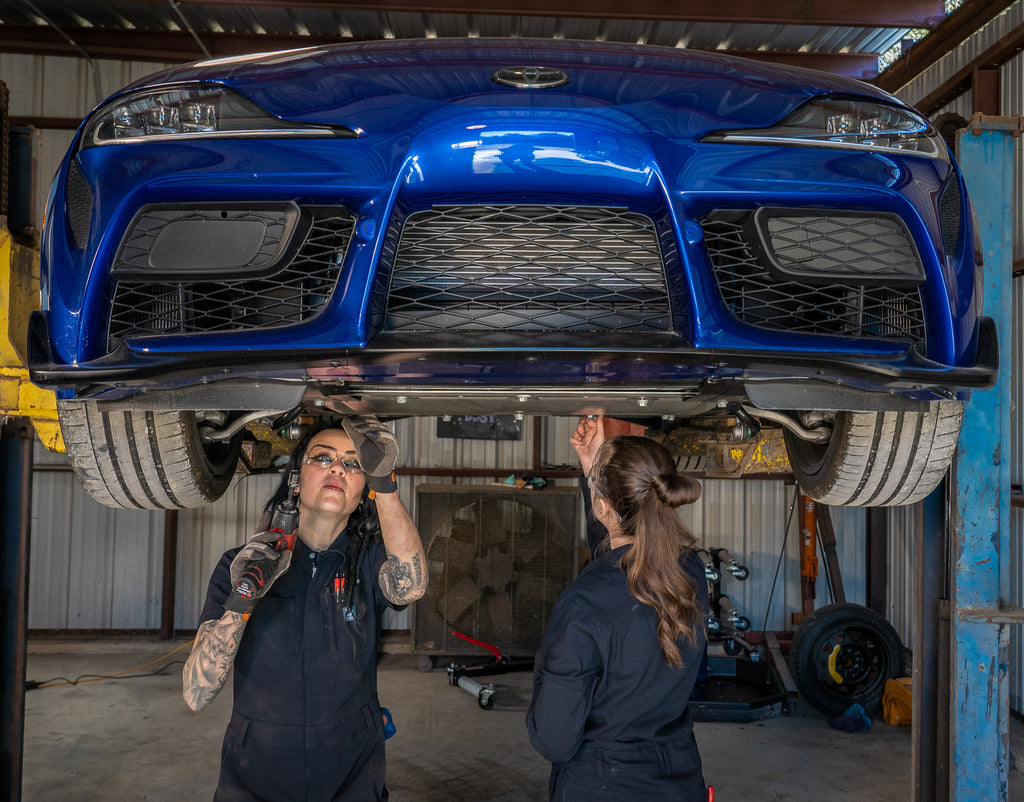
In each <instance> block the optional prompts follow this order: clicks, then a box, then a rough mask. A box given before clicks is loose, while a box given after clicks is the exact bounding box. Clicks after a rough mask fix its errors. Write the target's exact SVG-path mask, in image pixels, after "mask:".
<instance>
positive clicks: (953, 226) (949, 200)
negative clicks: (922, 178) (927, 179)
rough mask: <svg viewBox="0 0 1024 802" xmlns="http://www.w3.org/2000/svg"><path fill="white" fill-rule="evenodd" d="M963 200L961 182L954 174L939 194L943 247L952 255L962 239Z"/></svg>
mask: <svg viewBox="0 0 1024 802" xmlns="http://www.w3.org/2000/svg"><path fill="white" fill-rule="evenodd" d="M962 206H963V201H962V200H961V198H960V182H959V181H957V180H956V176H953V177H952V178H950V179H949V181H948V182H947V183H946V186H945V187H943V189H942V194H941V195H939V223H940V225H941V226H942V249H943V250H944V251H945V252H946V253H947V254H948V255H952V254H954V253H955V252H956V243H957V240H959V239H960V209H961V207H962Z"/></svg>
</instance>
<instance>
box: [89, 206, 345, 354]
mask: <svg viewBox="0 0 1024 802" xmlns="http://www.w3.org/2000/svg"><path fill="white" fill-rule="evenodd" d="M306 211H307V212H309V213H311V214H312V222H311V225H310V228H309V231H308V233H307V235H306V237H305V239H304V241H303V242H302V244H301V245H300V246H299V248H298V251H297V253H296V254H295V256H294V258H292V259H291V260H290V261H289V262H288V263H287V264H286V265H284V266H283V267H282V268H281V269H280V270H279V271H277V272H276V273H274V274H273V275H270V276H262V277H256V278H240V277H238V276H232V277H230V278H217V279H211V280H208V281H201V280H196V279H195V278H187V279H186V278H180V279H179V278H176V279H175V280H166V277H164V280H160V281H155V280H152V279H144V280H130V279H126V278H123V279H121V280H119V281H118V282H117V286H116V289H115V292H114V300H113V303H112V305H111V313H110V328H109V345H110V348H111V349H113V348H114V347H115V346H116V341H117V340H118V339H123V338H126V337H138V336H145V335H154V334H194V333H207V334H208V333H212V332H227V331H245V330H251V329H263V328H270V327H273V326H286V325H291V324H294V323H298V322H301V321H303V320H308V319H310V318H312V317H313V316H314V315H316V314H317V313H318V312H320V310H321V309H323V307H324V306H325V305H326V303H327V301H328V299H329V298H330V296H331V293H332V292H333V291H334V287H335V285H336V284H337V282H338V276H339V274H340V272H341V266H342V262H343V261H344V259H345V253H346V250H347V248H348V245H349V240H350V238H351V235H352V229H353V225H354V221H353V218H352V216H351V215H350V214H349V213H348V212H346V211H344V210H342V209H338V208H334V207H330V208H328V207H312V208H307V209H306Z"/></svg>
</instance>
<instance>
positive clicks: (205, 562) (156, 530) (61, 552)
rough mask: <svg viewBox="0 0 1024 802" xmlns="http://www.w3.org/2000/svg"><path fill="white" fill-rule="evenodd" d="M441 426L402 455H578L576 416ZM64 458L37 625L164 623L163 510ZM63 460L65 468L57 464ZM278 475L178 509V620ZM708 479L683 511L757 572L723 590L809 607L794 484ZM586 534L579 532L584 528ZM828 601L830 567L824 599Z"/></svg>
mask: <svg viewBox="0 0 1024 802" xmlns="http://www.w3.org/2000/svg"><path fill="white" fill-rule="evenodd" d="M435 425H436V423H435V420H434V419H432V418H424V419H413V418H409V419H405V420H402V421H398V422H397V423H396V424H395V428H396V432H397V435H398V438H399V443H400V445H401V447H402V456H401V462H402V464H428V465H433V466H437V467H490V466H492V465H495V464H498V465H500V466H502V469H503V470H504V469H507V470H508V471H509V473H512V472H513V471H515V470H525V469H528V468H529V467H530V459H531V458H532V439H531V437H532V428H533V426H535V425H539V426H541V428H542V431H543V432H544V444H545V449H544V451H545V454H546V455H547V456H546V458H545V462H546V463H548V461H550V462H549V463H548V464H553V465H559V466H563V467H564V466H571V465H576V464H578V463H577V461H576V457H575V454H574V452H573V451H572V448H571V446H570V445H569V443H568V438H569V434H570V433H571V431H572V428H573V427H574V426H575V419H571V418H542V419H531V418H527V419H526V420H525V421H524V440H523V441H520V442H513V441H502V442H497V443H495V442H487V441H480V442H477V443H475V444H470V443H467V442H464V441H460V443H458V444H456V443H453V442H451V441H450V440H448V439H447V438H437V437H436V436H434V431H435V429H434V426H435ZM524 443H528V444H530V447H529V448H526V447H525V446H524ZM427 455H429V456H427ZM449 460H450V461H449ZM460 460H464V461H467V462H470V463H471V464H466V463H465V462H460ZM66 464H67V462H66V458H65V457H63V456H61V455H54V454H50V453H49V452H46V451H45V450H43V449H42V448H41V447H38V448H37V471H36V474H35V498H34V515H35V519H34V531H33V542H32V566H31V570H32V578H31V585H30V603H29V614H30V624H29V625H30V626H31V627H32V628H33V629H39V628H42V629H77V628H97V629H106V628H144V629H156V628H158V627H159V626H160V592H161V587H162V584H161V577H162V573H161V571H162V559H163V526H164V514H163V513H162V512H141V511H124V510H112V509H108V508H106V507H103V506H101V505H99V504H97V503H96V502H94V501H93V500H92V499H91V498H90V497H89V496H88V495H87V494H86V493H85V492H84V491H83V490H82V489H81V487H80V486H79V485H78V482H77V481H76V480H75V478H74V475H73V474H72V473H71V472H70V471H69V470H67V469H66ZM60 466H65V470H55V468H59V467H60ZM278 481H279V478H278V477H277V476H276V475H265V476H250V477H246V478H242V479H240V480H238V481H236V482H235V483H234V484H233V485H232V487H231V488H230V489H229V490H228V492H227V493H226V494H225V496H224V497H223V498H222V499H221V500H220V501H219V502H217V503H216V504H213V505H210V506H208V507H204V508H201V509H197V510H183V511H181V512H180V513H179V515H178V555H177V559H178V564H177V587H176V601H175V622H176V627H177V628H179V629H191V628H193V627H195V626H196V625H197V623H198V619H199V613H200V611H201V609H202V606H203V602H204V600H205V598H206V588H207V583H208V581H209V577H210V574H211V573H212V571H213V568H214V566H215V565H216V563H217V560H218V559H219V558H220V556H221V554H223V552H224V551H226V550H227V549H229V548H232V547H233V546H237V545H240V544H241V543H242V542H244V540H245V537H246V536H247V535H248V534H249V533H251V532H253V531H255V528H256V526H257V524H258V522H259V518H260V515H261V513H262V509H263V505H264V504H265V502H266V500H267V499H268V498H269V497H270V495H271V494H272V493H273V490H274V488H275V487H276V485H277V483H278ZM443 481H445V479H444V478H439V477H436V476H402V477H399V493H400V494H401V496H402V498H403V500H405V502H406V504H407V505H408V506H409V508H410V511H411V513H412V514H413V517H414V519H415V517H416V510H415V488H416V486H417V485H419V484H437V483H439V482H443ZM452 481H458V483H460V484H481V483H484V482H486V481H489V480H488V479H487V478H486V477H470V478H463V479H458V480H452ZM557 484H558V485H560V486H575V484H576V482H575V480H574V479H560V480H557ZM702 485H703V494H702V497H701V499H700V500H698V501H697V502H696V503H695V504H693V505H690V506H688V507H685V508H682V509H681V510H680V517H681V518H682V520H683V522H684V523H685V524H686V525H687V526H688V527H689V529H690V530H691V531H692V532H693V534H694V535H695V537H696V538H697V540H698V541H699V542H700V543H701V544H703V545H705V546H707V547H719V548H727V549H729V550H730V551H731V552H732V553H733V554H734V555H735V556H736V557H737V559H738V560H739V561H740V562H741V563H742V564H744V565H746V566H747V567H748V568H749V569H750V578H749V579H748V580H746V581H745V582H739V581H736V580H735V579H733V578H732V577H731V575H727V576H726V577H725V578H724V579H723V586H722V590H723V592H725V593H726V594H727V595H729V596H730V597H732V598H733V599H734V600H735V601H736V603H737V605H738V606H739V607H740V609H741V611H742V613H743V614H744V615H746V616H748V617H749V618H750V619H751V621H752V623H753V626H754V627H755V628H757V629H761V628H763V627H764V626H765V621H766V617H767V627H768V628H769V629H773V630H777V629H783V630H784V629H791V628H792V627H791V625H790V623H789V622H790V614H791V613H793V612H795V611H798V610H800V609H801V603H800V590H799V579H800V563H799V527H800V524H801V520H802V519H801V515H800V512H799V511H795V510H793V509H792V507H793V500H794V496H795V488H794V487H793V486H792V485H786V484H784V483H783V482H781V481H748V480H728V479H706V480H704V481H703V482H702ZM537 492H544V491H543V490H540V491H537ZM577 503H578V502H577ZM832 516H833V523H834V526H835V529H836V539H837V542H838V549H839V560H840V566H841V569H842V572H843V579H844V583H845V586H846V593H847V597H848V598H849V599H850V600H851V601H863V597H864V574H865V563H864V543H865V540H864V513H863V511H862V510H858V509H841V508H834V509H833V510H832ZM787 531H788V535H787ZM580 534H581V537H582V530H581V533H580ZM780 554H781V555H782V556H781V559H780ZM830 601H831V598H830V596H829V594H828V591H827V585H826V582H825V579H824V575H823V574H822V577H821V578H820V580H819V582H818V602H817V604H818V606H820V605H823V604H827V603H828V602H830ZM769 603H770V607H769ZM409 620H410V619H409V611H408V610H406V611H402V612H399V613H390V614H389V615H388V616H387V617H386V618H385V626H386V627H387V628H389V629H408V628H409Z"/></svg>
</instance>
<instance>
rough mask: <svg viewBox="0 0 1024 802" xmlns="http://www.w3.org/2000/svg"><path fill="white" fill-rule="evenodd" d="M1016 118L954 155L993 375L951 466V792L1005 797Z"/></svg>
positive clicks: (1013, 619) (979, 129)
mask: <svg viewBox="0 0 1024 802" xmlns="http://www.w3.org/2000/svg"><path fill="white" fill-rule="evenodd" d="M1019 133H1020V118H1002V117H982V116H981V115H975V117H974V118H973V119H972V120H971V124H970V126H969V127H968V128H967V129H966V130H965V131H961V132H960V133H959V137H960V139H959V151H958V152H959V161H960V166H961V169H962V170H963V174H964V180H965V182H966V184H967V191H968V194H969V195H970V197H971V199H972V201H973V202H974V206H975V209H976V211H977V217H978V224H979V226H980V229H981V243H982V251H983V253H984V260H985V274H984V284H985V290H984V291H985V300H984V310H983V311H984V314H986V315H989V316H990V317H992V318H993V319H994V320H995V322H996V328H997V331H998V333H999V380H998V382H997V384H996V386H995V387H993V388H991V389H989V390H985V391H982V392H975V393H973V394H972V396H971V400H970V403H968V404H967V407H966V410H965V413H964V424H963V429H962V431H961V435H960V445H959V447H958V449H957V453H956V460H955V463H954V470H953V481H954V484H953V497H952V498H953V510H952V515H951V525H952V533H951V534H952V538H951V539H952V560H953V565H952V583H951V598H950V682H951V686H952V687H951V688H950V711H949V733H950V798H951V799H952V800H961V801H962V802H967V801H968V800H971V802H975V801H976V800H981V799H984V800H993V802H994V801H995V800H1005V799H1006V798H1007V783H1008V766H1009V713H1010V708H1009V687H1008V682H1007V652H1008V644H1009V626H1010V625H1012V624H1014V623H1017V622H1018V620H1019V616H1018V613H1019V612H1020V611H1019V610H1011V609H1009V608H1008V607H1007V605H1006V604H1005V593H1006V589H1007V587H1008V579H1009V565H1010V561H1009V510H1010V465H1009V456H1010V453H1009V448H1010V359H1011V356H1010V338H1011V336H1012V332H1013V325H1012V304H1011V299H1012V293H1011V290H1010V285H1011V280H1012V246H1013V219H1012V216H1011V209H1012V203H1013V147H1014V139H1015V137H1016V136H1019Z"/></svg>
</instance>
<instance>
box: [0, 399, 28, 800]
mask: <svg viewBox="0 0 1024 802" xmlns="http://www.w3.org/2000/svg"><path fill="white" fill-rule="evenodd" d="M34 438H35V432H34V431H33V429H32V425H31V424H30V423H29V421H28V420H27V419H25V418H15V419H12V420H11V421H9V422H8V423H6V424H4V426H3V428H2V431H0V494H2V499H3V503H2V504H0V510H2V514H0V520H2V521H3V530H2V532H0V535H2V536H0V541H2V543H3V546H2V549H0V611H2V613H0V618H2V622H0V626H2V628H3V634H2V638H0V678H2V679H0V684H2V686H3V702H2V704H3V714H2V730H0V733H2V734H0V738H2V739H3V743H2V752H3V753H2V757H0V798H2V799H8V800H11V802H18V800H20V799H21V766H22V747H23V745H24V735H25V654H26V651H27V643H26V640H27V639H26V630H27V621H28V552H29V532H30V527H31V522H32V443H33V440H34Z"/></svg>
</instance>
